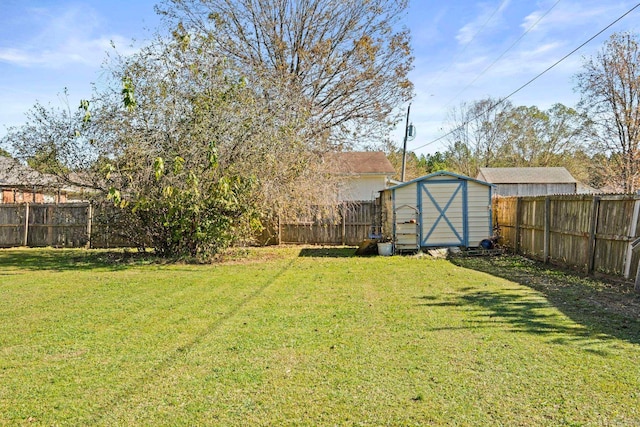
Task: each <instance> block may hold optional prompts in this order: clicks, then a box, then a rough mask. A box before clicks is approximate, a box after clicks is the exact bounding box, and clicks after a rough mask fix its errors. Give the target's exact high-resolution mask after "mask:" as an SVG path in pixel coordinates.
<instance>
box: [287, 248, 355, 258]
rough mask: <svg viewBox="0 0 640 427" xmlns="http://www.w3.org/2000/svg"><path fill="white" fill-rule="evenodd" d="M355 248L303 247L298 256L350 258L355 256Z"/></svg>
mask: <svg viewBox="0 0 640 427" xmlns="http://www.w3.org/2000/svg"><path fill="white" fill-rule="evenodd" d="M355 253H356V250H355V248H344V247H340V248H304V249H301V250H300V254H298V256H299V257H314V258H318V257H319V258H351V257H353V256H355Z"/></svg>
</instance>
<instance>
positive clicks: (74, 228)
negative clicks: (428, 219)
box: [0, 202, 380, 248]
mask: <svg viewBox="0 0 640 427" xmlns="http://www.w3.org/2000/svg"><path fill="white" fill-rule="evenodd" d="M113 210H114V209H113V208H111V210H110V209H109V208H105V207H100V206H97V205H92V204H90V203H63V204H53V203H50V204H48V203H19V204H0V247H16V246H30V247H45V246H53V247H89V248H115V247H132V246H135V244H134V243H133V242H130V241H128V240H127V238H126V237H123V233H121V232H119V230H120V229H123V228H122V227H119V226H118V215H117V212H116V214H114V212H112V211H113ZM312 211H313V212H312V214H311V215H308V216H306V217H305V218H298V219H297V220H296V221H291V222H280V223H279V224H278V230H277V237H278V239H277V241H276V242H275V243H278V242H279V243H306V244H326V245H357V244H359V243H360V242H362V240H364V239H366V238H367V237H368V236H369V234H370V233H371V232H372V224H374V223H376V224H377V223H379V217H380V214H379V205H377V204H376V203H375V202H360V203H349V204H346V203H345V204H342V205H340V206H338V207H337V208H336V207H330V208H327V207H319V206H316V207H314V208H313V209H312Z"/></svg>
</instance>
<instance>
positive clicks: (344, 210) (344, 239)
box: [340, 202, 347, 246]
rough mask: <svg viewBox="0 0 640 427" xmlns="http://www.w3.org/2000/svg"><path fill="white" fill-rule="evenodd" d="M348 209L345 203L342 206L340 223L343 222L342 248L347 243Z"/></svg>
mask: <svg viewBox="0 0 640 427" xmlns="http://www.w3.org/2000/svg"><path fill="white" fill-rule="evenodd" d="M346 217H347V207H346V204H345V202H342V204H340V221H341V222H342V246H344V245H345V244H346V242H347V218H346Z"/></svg>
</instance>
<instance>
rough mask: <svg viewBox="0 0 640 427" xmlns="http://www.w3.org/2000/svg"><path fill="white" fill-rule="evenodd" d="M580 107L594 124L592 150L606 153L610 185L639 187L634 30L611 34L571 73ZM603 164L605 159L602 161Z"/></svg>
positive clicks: (639, 72)
mask: <svg viewBox="0 0 640 427" xmlns="http://www.w3.org/2000/svg"><path fill="white" fill-rule="evenodd" d="M576 80H577V88H578V89H579V90H580V92H581V95H582V98H581V106H582V107H583V108H584V109H585V111H587V112H588V113H589V114H590V116H591V117H592V119H593V121H594V122H595V125H596V131H597V132H596V138H597V139H596V140H597V146H596V147H594V148H596V151H600V152H604V153H606V154H607V155H608V159H609V162H607V163H608V164H609V165H610V166H611V167H609V168H608V175H609V177H610V180H609V184H611V185H613V186H614V187H618V188H620V189H621V190H623V191H625V192H635V191H637V190H638V189H639V188H640V152H639V151H638V150H639V149H640V146H639V144H640V49H639V40H638V35H637V34H633V33H617V34H613V35H612V36H611V37H610V38H609V40H608V41H607V42H606V43H605V44H604V46H603V47H602V49H601V50H600V52H598V53H597V54H596V55H595V56H594V57H591V58H588V59H587V60H585V62H584V70H583V71H582V72H580V73H578V74H577V75H576ZM603 167H606V164H605V165H603Z"/></svg>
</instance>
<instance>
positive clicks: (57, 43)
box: [0, 6, 131, 69]
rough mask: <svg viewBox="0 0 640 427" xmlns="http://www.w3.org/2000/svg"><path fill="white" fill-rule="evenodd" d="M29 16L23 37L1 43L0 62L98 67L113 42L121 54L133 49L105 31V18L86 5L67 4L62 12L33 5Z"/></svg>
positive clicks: (129, 43) (116, 35)
mask: <svg viewBox="0 0 640 427" xmlns="http://www.w3.org/2000/svg"><path fill="white" fill-rule="evenodd" d="M26 15H27V16H28V22H27V24H28V25H30V26H31V28H32V29H31V31H25V32H24V33H23V34H22V37H21V39H14V40H12V41H10V42H8V41H5V42H4V43H5V46H2V45H0V61H2V62H5V63H8V64H10V65H17V66H21V67H44V68H51V69H61V68H64V67H67V66H73V65H85V66H89V67H98V66H99V65H100V64H101V62H102V60H103V58H104V56H105V52H107V51H108V50H109V49H110V48H111V46H112V43H114V44H115V45H116V46H117V47H118V48H119V50H120V51H121V52H122V53H125V54H126V53H130V52H131V48H130V47H129V45H131V42H130V41H128V40H127V39H126V38H125V37H123V36H120V35H118V34H104V33H103V32H102V31H101V29H102V20H101V19H100V17H99V16H98V15H97V13H96V12H95V11H94V10H92V9H90V8H88V7H86V6H84V7H80V6H75V7H66V8H65V10H64V11H63V12H60V11H54V10H48V9H44V8H32V9H29V10H28V13H26ZM23 25H24V24H23ZM9 43H10V44H11V45H6V44H9Z"/></svg>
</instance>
